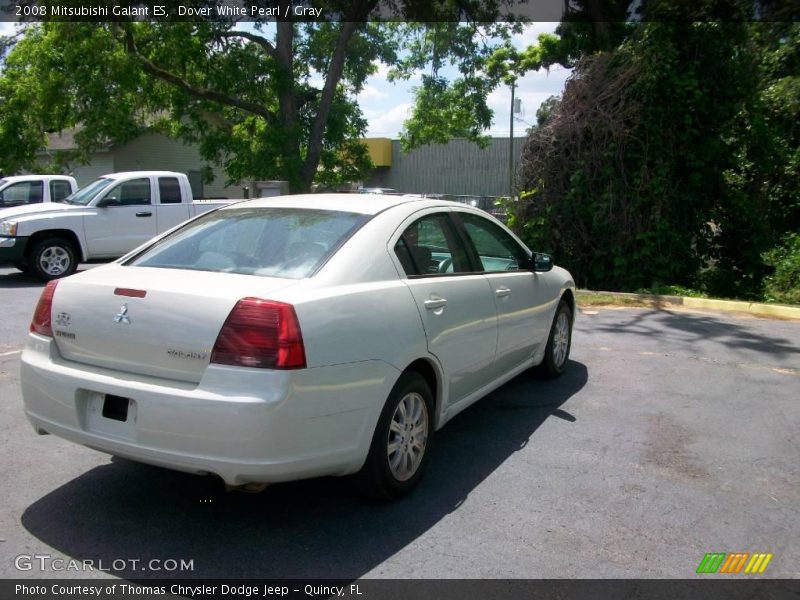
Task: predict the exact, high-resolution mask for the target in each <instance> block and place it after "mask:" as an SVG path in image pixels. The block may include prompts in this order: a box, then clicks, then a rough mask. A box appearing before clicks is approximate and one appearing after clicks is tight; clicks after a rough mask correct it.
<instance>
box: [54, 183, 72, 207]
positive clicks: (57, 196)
mask: <svg viewBox="0 0 800 600" xmlns="http://www.w3.org/2000/svg"><path fill="white" fill-rule="evenodd" d="M71 193H72V187H70V185H69V182H67V181H64V180H61V179H56V180H53V181H51V182H50V200H52V201H53V202H61V201H62V200H63V199H64V198H66V197H67V196H69V195H70V194H71Z"/></svg>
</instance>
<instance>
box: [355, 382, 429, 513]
mask: <svg viewBox="0 0 800 600" xmlns="http://www.w3.org/2000/svg"><path fill="white" fill-rule="evenodd" d="M433 410H434V403H433V394H432V393H431V389H430V387H429V386H428V383H427V382H426V381H425V379H424V378H423V377H422V376H421V375H419V374H418V373H414V372H409V373H405V374H403V375H402V376H401V377H400V379H399V380H398V382H397V383H396V384H395V386H394V389H393V390H392V393H391V394H390V395H389V399H388V400H387V401H386V405H385V406H384V407H383V411H382V412H381V416H380V418H379V419H378V426H377V427H376V429H375V434H374V435H373V438H372V444H371V446H370V450H369V455H368V456H367V462H366V463H365V464H364V467H363V468H362V469H361V471H360V472H359V473H358V475H357V481H358V483H359V487H360V488H361V489H362V490H363V491H364V492H365V493H367V494H368V495H370V496H372V497H377V498H381V499H385V500H393V499H395V498H399V497H400V496H403V495H404V494H407V493H408V492H410V491H411V490H412V489H413V488H414V487H415V486H416V485H417V483H418V482H419V480H420V478H421V476H422V472H423V470H424V468H425V464H426V463H427V461H428V456H429V453H430V447H431V441H432V436H433Z"/></svg>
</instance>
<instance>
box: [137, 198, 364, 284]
mask: <svg viewBox="0 0 800 600" xmlns="http://www.w3.org/2000/svg"><path fill="white" fill-rule="evenodd" d="M368 218H369V217H367V216H365V215H361V214H356V213H348V212H339V211H333V210H312V209H302V208H238V209H226V210H218V211H215V212H213V213H210V214H208V215H206V216H204V217H201V218H199V219H197V220H195V221H192V222H190V223H188V224H186V225H185V226H184V227H182V228H181V229H179V230H177V231H175V232H174V233H173V234H172V235H170V236H168V237H166V238H164V239H163V240H161V241H159V242H158V243H157V244H155V245H154V246H152V247H151V248H149V249H148V250H146V251H145V252H144V253H143V254H140V255H139V256H137V257H134V258H133V259H131V260H129V261H128V262H126V263H125V264H128V265H133V266H140V267H161V268H170V269H189V270H193V271H214V272H222V273H240V274H246V275H261V276H267V277H285V278H288V279H301V278H303V277H308V276H310V275H312V274H313V273H314V272H315V271H316V270H317V269H318V268H319V267H320V266H321V265H322V264H324V263H325V261H326V260H327V259H328V257H329V256H331V255H332V254H333V253H334V252H335V251H336V250H337V249H338V248H339V247H340V246H341V245H342V244H343V243H344V242H345V241H347V239H348V238H349V237H350V235H352V234H353V233H354V232H355V231H356V230H357V229H358V228H359V227H361V225H362V224H364V223H365V222H366V221H367V220H368Z"/></svg>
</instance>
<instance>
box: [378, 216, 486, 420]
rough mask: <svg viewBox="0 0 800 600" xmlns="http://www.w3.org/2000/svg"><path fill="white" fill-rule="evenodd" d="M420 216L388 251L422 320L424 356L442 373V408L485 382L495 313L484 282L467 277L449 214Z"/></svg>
mask: <svg viewBox="0 0 800 600" xmlns="http://www.w3.org/2000/svg"><path fill="white" fill-rule="evenodd" d="M425 212H426V214H425V213H423V214H421V215H420V214H419V213H418V215H416V216H415V217H413V218H412V219H410V220H409V221H407V222H406V223H404V224H403V226H402V227H401V228H400V230H399V231H398V233H397V234H396V239H394V240H393V242H394V244H393V250H394V254H395V256H396V257H397V260H398V263H399V264H400V265H401V266H402V269H403V272H404V274H405V277H404V281H405V283H406V285H407V286H408V287H409V289H410V290H411V293H412V295H413V296H414V300H415V301H416V303H417V308H418V310H419V314H420V316H421V317H422V323H423V326H424V328H425V335H426V337H427V342H428V350H429V352H430V353H431V354H433V355H434V356H435V357H436V358H437V359H438V360H439V362H440V363H441V365H442V367H443V370H444V376H445V378H446V381H447V384H448V385H447V394H446V396H445V397H444V405H445V407H446V406H447V405H449V404H453V403H456V402H458V401H459V400H461V399H463V398H465V397H466V396H469V395H470V394H472V393H473V392H475V391H477V390H479V389H480V388H481V387H483V386H485V385H486V384H487V383H488V382H489V381H490V380H489V378H488V375H489V373H490V372H491V369H492V364H493V363H494V355H495V349H496V347H497V310H496V308H495V303H494V298H493V296H492V293H491V290H490V289H489V287H488V286H487V285H486V278H485V277H484V276H483V275H480V274H476V273H472V272H471V270H472V265H471V263H470V260H469V257H468V254H467V252H466V248H465V246H464V244H463V242H462V240H461V238H460V237H459V235H458V234H457V232H456V230H455V228H454V227H453V224H452V221H451V219H450V216H449V211H438V212H430V211H425ZM400 232H402V234H401V233H400Z"/></svg>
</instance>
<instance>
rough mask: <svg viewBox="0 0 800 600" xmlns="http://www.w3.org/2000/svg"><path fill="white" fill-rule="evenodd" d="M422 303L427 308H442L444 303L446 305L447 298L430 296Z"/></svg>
mask: <svg viewBox="0 0 800 600" xmlns="http://www.w3.org/2000/svg"><path fill="white" fill-rule="evenodd" d="M424 304H425V308H427V309H428V310H436V309H437V308H442V307H443V306H444V305H446V304H447V300H445V299H444V298H431V299H430V300H425V302H424Z"/></svg>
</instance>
